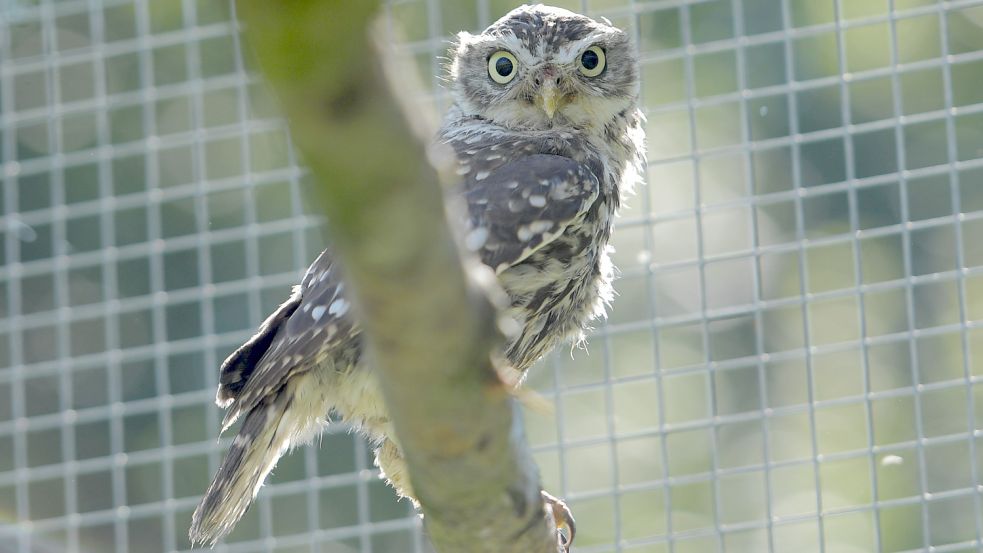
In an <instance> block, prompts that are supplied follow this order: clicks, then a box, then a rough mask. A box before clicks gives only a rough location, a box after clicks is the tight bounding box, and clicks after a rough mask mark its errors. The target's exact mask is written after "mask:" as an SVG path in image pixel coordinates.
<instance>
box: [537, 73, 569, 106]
mask: <svg viewBox="0 0 983 553" xmlns="http://www.w3.org/2000/svg"><path fill="white" fill-rule="evenodd" d="M558 74H559V71H558V70H557V68H556V67H555V66H553V65H546V66H545V67H543V68H542V69H540V70H539V72H538V74H537V75H536V78H535V80H534V81H533V82H534V83H535V84H536V87H537V88H538V90H537V92H536V98H535V102H536V105H537V106H538V107H539V108H540V109H542V110H543V111H544V112H546V117H548V118H549V119H550V120H552V119H553V116H554V115H556V112H557V111H558V110H559V109H560V108H562V107H563V106H565V105H566V104H567V103H568V102H569V99H568V98H567V95H566V94H565V93H564V92H563V91H562V90H560V78H559V77H558Z"/></svg>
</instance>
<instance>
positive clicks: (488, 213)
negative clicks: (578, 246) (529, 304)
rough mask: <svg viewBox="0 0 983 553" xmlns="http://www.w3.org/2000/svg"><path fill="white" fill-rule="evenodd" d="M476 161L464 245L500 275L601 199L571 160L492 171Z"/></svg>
mask: <svg viewBox="0 0 983 553" xmlns="http://www.w3.org/2000/svg"><path fill="white" fill-rule="evenodd" d="M492 155H494V154H492ZM476 157H478V158H479V159H477V160H476V159H474V158H472V159H471V160H470V161H471V163H470V164H469V165H468V167H469V170H468V172H467V173H466V175H465V180H464V188H465V199H466V200H467V204H468V215H469V223H470V232H469V233H468V235H467V236H466V238H465V244H466V246H467V247H468V248H470V249H472V250H474V251H477V252H478V254H479V255H480V256H481V261H482V262H484V263H485V265H488V266H489V267H491V268H492V269H494V270H495V273H496V274H500V273H501V272H502V271H504V270H506V269H508V268H509V267H511V266H513V265H516V264H517V263H520V262H522V261H523V260H524V259H526V258H527V257H529V256H530V255H532V254H533V252H535V251H536V250H538V249H539V248H542V247H543V246H545V245H546V244H549V243H550V242H551V241H552V240H554V239H555V238H556V237H557V236H559V235H560V234H562V233H563V230H564V229H565V228H566V227H567V225H569V224H570V223H571V222H573V221H574V220H575V219H576V218H577V217H579V216H580V215H582V214H583V213H585V212H587V210H588V209H589V208H590V207H591V206H592V205H593V204H594V200H596V199H597V194H598V189H599V184H598V181H597V177H596V176H595V175H594V173H593V172H591V170H590V169H588V168H587V167H586V166H585V165H583V164H580V163H578V162H576V161H574V160H572V159H570V158H568V157H563V156H557V155H551V154H533V155H529V156H526V157H522V158H519V159H516V160H514V161H511V162H507V163H504V164H501V165H498V166H497V167H495V168H494V169H492V170H488V169H484V168H482V164H481V163H476V161H479V160H480V158H481V153H479V154H478V155H477V156H476Z"/></svg>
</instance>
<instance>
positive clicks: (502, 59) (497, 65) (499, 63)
mask: <svg viewBox="0 0 983 553" xmlns="http://www.w3.org/2000/svg"><path fill="white" fill-rule="evenodd" d="M518 69H519V62H517V61H515V56H513V55H512V54H511V53H509V52H506V51H505V50H499V51H498V52H495V53H494V54H492V55H491V57H489V58H488V75H489V76H490V77H491V78H492V80H493V81H495V82H496V83H498V84H505V83H507V82H509V81H511V80H512V79H514V78H515V74H516V72H517V71H518Z"/></svg>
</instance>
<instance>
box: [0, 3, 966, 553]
mask: <svg viewBox="0 0 983 553" xmlns="http://www.w3.org/2000/svg"><path fill="white" fill-rule="evenodd" d="M556 3H557V4H558V5H562V6H564V7H568V8H570V9H574V10H577V11H581V12H586V13H589V14H591V15H596V16H605V17H608V18H609V19H610V20H612V21H613V22H614V23H615V24H616V25H618V26H620V27H622V28H625V29H627V30H629V31H630V32H632V33H633V34H634V36H635V37H636V40H637V44H638V48H639V51H640V53H641V58H642V74H643V89H642V92H643V96H642V100H643V104H644V109H645V111H646V114H647V116H648V123H647V131H648V139H649V168H648V184H647V185H646V186H645V187H643V188H641V189H640V190H638V191H637V193H636V195H635V196H634V197H633V198H632V199H631V200H630V201H629V202H628V205H627V206H626V208H625V210H624V212H623V214H622V217H621V218H620V220H619V225H618V230H617V232H616V235H615V238H614V242H615V246H616V248H617V252H616V253H615V261H616V264H617V265H618V266H619V267H620V268H621V277H620V279H619V280H618V282H617V290H618V293H619V295H618V297H617V299H616V300H615V302H614V304H613V306H612V308H611V310H610V317H609V319H608V320H607V321H606V322H604V323H603V324H601V325H599V326H598V328H597V329H596V330H595V331H594V332H593V334H592V337H591V340H590V346H589V351H587V352H585V351H573V352H571V351H568V350H563V351H558V352H555V353H554V354H553V355H551V356H550V357H548V358H547V359H545V360H544V361H543V362H542V363H541V364H540V366H539V367H538V368H536V369H534V370H533V372H532V374H531V377H530V385H531V386H532V387H534V388H536V389H537V390H540V391H541V392H542V393H543V394H544V395H545V396H546V397H548V398H549V399H551V400H552V401H553V403H554V405H555V409H554V411H553V412H552V413H540V412H530V413H528V414H527V417H526V422H527V425H528V430H529V434H530V438H531V440H532V442H533V447H534V450H535V453H536V457H537V460H538V461H539V463H540V466H541V469H542V472H543V478H544V482H545V485H546V487H547V488H548V489H550V490H552V491H553V492H554V493H557V494H559V495H562V496H565V497H566V498H567V499H568V500H569V503H570V504H571V507H572V508H573V510H574V512H575V513H576V514H577V517H578V522H579V533H578V542H577V545H578V547H577V550H578V551H583V552H584V553H600V552H613V551H618V552H634V553H643V552H644V553H654V552H659V553H663V552H666V553H668V552H673V553H687V552H696V551H699V552H705V551H718V552H724V551H727V552H755V553H756V552H759V551H769V552H796V553H798V552H809V551H819V552H834V551H836V552H866V551H928V550H931V551H939V552H942V551H953V552H955V551H979V550H983V507H981V502H983V485H981V475H983V442H981V439H983V363H981V359H983V357H981V356H983V1H980V0H951V1H934V0H849V1H847V0H694V1H686V0H652V1H647V2H645V1H642V0H637V1H629V0H585V1H562V2H556ZM515 4H516V3H513V2H506V1H500V0H474V1H473V2H451V1H449V0H391V1H390V2H388V3H387V5H386V10H385V15H386V18H387V23H388V27H387V29H388V31H387V32H388V35H389V38H390V40H391V42H392V43H393V44H394V45H398V46H399V50H400V51H402V52H406V53H408V54H409V56H410V57H411V58H412V62H413V63H414V64H415V65H416V68H417V69H418V72H419V74H420V75H421V76H422V77H423V81H424V82H425V83H429V89H428V90H427V91H426V93H424V94H422V95H421V97H420V98H419V101H420V102H421V104H425V105H429V106H432V107H434V108H436V109H437V110H439V109H440V108H442V107H444V106H445V105H446V98H445V96H444V94H443V93H442V91H441V90H440V89H439V87H438V83H437V81H436V79H435V77H434V76H435V75H437V74H438V73H439V70H440V67H439V62H438V60H437V57H438V56H440V55H442V54H443V53H444V51H445V49H446V47H447V43H446V41H447V39H448V38H449V37H450V36H451V35H452V34H453V33H454V32H456V31H458V30H462V29H467V30H471V31H477V30H480V29H481V28H483V27H484V26H486V25H487V24H488V23H490V22H491V21H493V20H494V19H496V18H497V17H499V16H500V15H501V14H503V13H505V11H507V10H508V9H509V8H511V7H513V6H514V5H515ZM0 155H2V157H0V161H2V165H0V178H2V180H3V194H2V196H0V213H2V216H0V229H2V230H3V240H2V241H0V259H3V267H2V268H0V551H10V552H12V553H14V552H15V553H34V552H49V551H51V552H60V551H69V552H86V553H89V552H102V551H114V552H120V553H145V552H146V553H151V552H172V551H187V550H188V549H189V544H188V542H187V538H186V537H185V532H186V530H187V526H188V523H189V521H190V513H191V511H192V509H193V507H194V505H195V503H196V501H197V499H198V498H199V496H200V494H201V493H202V491H203V490H204V489H205V487H206V485H207V482H208V479H209V478H210V476H211V474H212V472H213V471H214V469H215V468H216V467H217V463H218V460H219V456H220V452H221V448H222V444H221V443H220V442H218V441H217V440H216V439H217V429H218V410H217V408H215V407H213V406H212V399H213V391H214V388H215V385H216V370H215V369H216V367H217V364H218V362H219V361H220V360H221V359H222V358H223V357H224V356H225V355H226V354H227V353H228V352H229V351H231V350H232V349H233V348H234V347H235V346H236V345H238V344H239V343H241V341H242V340H243V339H244V338H246V337H248V336H249V335H250V333H251V331H252V329H253V328H254V327H255V326H256V325H257V323H258V322H259V321H260V320H262V317H263V315H264V314H265V313H267V312H268V311H270V310H271V309H272V308H273V307H274V306H275V305H277V304H278V303H279V302H280V301H281V300H282V299H283V298H284V297H285V295H286V293H287V291H288V289H289V286H290V285H291V284H293V283H294V282H296V281H297V279H298V277H299V274H300V271H301V270H302V269H303V268H304V267H305V266H306V264H307V263H308V262H309V261H310V260H311V259H313V257H314V256H315V254H316V253H317V252H318V251H319V249H320V248H321V245H322V243H323V241H322V238H321V236H320V234H319V219H318V216H317V214H316V213H314V212H313V211H311V209H310V208H309V206H308V205H307V203H306V202H305V201H304V197H305V193H306V189H307V188H308V186H309V183H308V181H307V180H306V177H305V173H304V171H303V169H302V168H301V167H300V166H299V165H298V160H297V158H296V156H295V154H294V152H293V150H292V149H291V147H290V145H289V141H288V138H287V134H286V131H285V127H284V125H283V123H282V121H280V120H279V119H278V117H277V113H276V109H275V108H274V107H273V105H272V102H271V101H270V99H269V97H268V95H267V93H266V91H265V89H264V87H263V84H262V83H261V82H260V80H259V79H258V77H257V76H256V74H255V72H254V71H253V69H252V68H251V66H250V60H249V58H248V55H247V54H244V50H243V48H242V44H241V38H240V29H239V28H238V26H237V25H236V23H235V17H234V10H233V6H230V5H228V4H226V3H223V2H215V1H214V0H178V1H174V0H136V1H124V0H65V1H58V2H55V1H28V0H0ZM217 550H218V551H228V552H249V551H275V552H278V553H280V552H290V553H293V552H315V551H316V552H324V553H328V552H330V553H356V552H357V553H370V552H375V553H381V552H389V551H392V552H405V551H413V552H417V553H421V552H424V551H428V546H427V545H426V544H425V540H424V539H423V537H422V533H421V525H420V523H419V521H418V520H417V519H416V518H415V517H414V516H413V514H412V511H411V509H410V507H409V506H408V505H407V504H406V503H405V502H404V503H400V502H397V501H396V499H395V497H394V496H393V494H392V492H391V491H389V490H388V489H387V488H386V487H385V486H384V485H383V483H382V482H381V481H379V480H378V478H377V472H376V471H375V469H374V468H373V467H372V462H371V455H370V453H369V452H368V450H367V449H366V445H365V444H364V443H363V442H362V441H361V440H360V439H359V438H358V437H357V436H354V435H351V434H349V433H347V431H346V430H345V429H344V428H342V427H337V426H332V427H330V428H329V429H328V431H327V432H326V434H325V435H324V437H323V438H322V439H321V440H320V441H319V443H316V444H314V445H312V446H311V447H308V448H305V449H302V450H299V451H297V452H294V453H293V454H292V455H289V456H287V457H285V458H284V459H283V460H282V461H281V462H280V465H279V466H278V467H277V469H276V471H275V473H274V475H273V477H272V478H271V480H270V483H269V484H268V485H267V486H266V487H265V488H264V489H263V490H262V492H261V493H260V495H259V498H258V500H257V504H256V506H255V507H254V508H253V509H251V511H250V512H249V513H248V514H247V516H246V518H245V519H244V520H243V522H242V523H240V525H239V528H238V529H237V530H236V531H235V532H234V533H233V534H232V535H231V536H230V537H229V539H228V540H226V542H225V543H224V544H222V545H220V546H219V547H218V548H217Z"/></svg>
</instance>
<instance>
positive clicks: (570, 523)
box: [542, 490, 577, 553]
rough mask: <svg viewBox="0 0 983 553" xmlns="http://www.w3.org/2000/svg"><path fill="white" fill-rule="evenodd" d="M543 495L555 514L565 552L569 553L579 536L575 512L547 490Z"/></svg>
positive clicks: (557, 528)
mask: <svg viewBox="0 0 983 553" xmlns="http://www.w3.org/2000/svg"><path fill="white" fill-rule="evenodd" d="M542 494H543V499H544V500H545V501H546V504H547V505H549V508H550V510H551V512H552V513H553V520H554V521H555V522H556V531H557V533H558V534H559V536H560V540H561V545H563V550H564V551H567V552H568V553H569V551H570V546H571V545H573V538H574V537H575V536H576V535H577V521H575V520H574V518H573V512H572V511H571V510H570V507H567V504H566V503H564V502H563V500H562V499H560V498H558V497H555V496H553V495H551V494H550V493H548V492H546V491H545V490H544V491H543V492H542Z"/></svg>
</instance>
